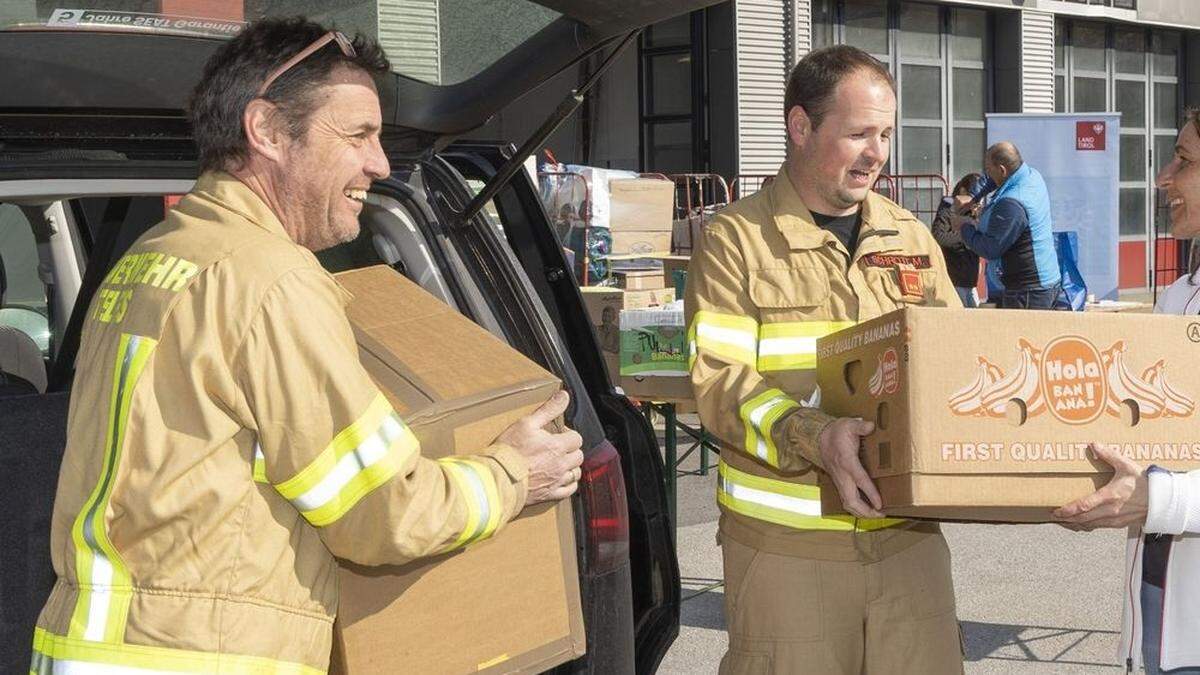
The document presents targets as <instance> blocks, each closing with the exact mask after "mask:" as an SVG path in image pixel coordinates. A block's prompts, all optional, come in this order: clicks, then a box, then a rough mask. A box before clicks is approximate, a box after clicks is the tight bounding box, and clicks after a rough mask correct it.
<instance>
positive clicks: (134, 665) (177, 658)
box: [30, 628, 325, 675]
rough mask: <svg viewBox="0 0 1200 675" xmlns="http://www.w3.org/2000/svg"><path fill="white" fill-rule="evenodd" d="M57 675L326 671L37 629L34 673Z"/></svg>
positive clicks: (314, 674) (311, 674) (301, 674)
mask: <svg viewBox="0 0 1200 675" xmlns="http://www.w3.org/2000/svg"><path fill="white" fill-rule="evenodd" d="M52 672H69V673H89V672H95V673H104V674H105V675H126V674H128V675H135V674H136V675H142V674H144V673H150V672H156V673H163V672H168V673H223V674H226V675H322V674H323V673H324V672H325V671H323V670H320V669H317V668H313V667H311V666H306V665H304V664H301V663H294V662H291V661H280V660H276V659H270V658H266V657H261V656H244V655H240V654H209V653H206V652H199V651H193V650H187V649H171V648H168V647H147V646H144V645H130V644H115V645H114V644H105V643H98V642H87V641H84V640H77V639H74V638H70V637H65V636H62V635H55V634H54V633H51V632H49V631H46V630H44V629H42V628H34V631H33V660H32V663H31V666H30V673H39V674H40V673H52Z"/></svg>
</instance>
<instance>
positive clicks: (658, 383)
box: [619, 375, 696, 412]
mask: <svg viewBox="0 0 1200 675" xmlns="http://www.w3.org/2000/svg"><path fill="white" fill-rule="evenodd" d="M619 383H620V385H621V390H622V391H624V392H625V395H626V396H628V397H630V398H636V399H639V400H642V401H671V402H676V403H678V402H684V403H688V404H689V405H690V404H691V403H692V402H693V401H695V399H696V395H695V394H694V393H692V378H690V377H663V376H660V375H638V376H622V377H621V379H620V380H619ZM685 411H690V408H688V409H685V408H680V409H678V410H677V411H676V412H685Z"/></svg>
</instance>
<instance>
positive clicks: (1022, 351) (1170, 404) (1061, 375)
mask: <svg viewBox="0 0 1200 675" xmlns="http://www.w3.org/2000/svg"><path fill="white" fill-rule="evenodd" d="M1127 351H1128V349H1127V346H1126V344H1125V341H1124V340H1118V341H1117V342H1116V343H1114V344H1113V346H1111V347H1109V348H1108V349H1106V350H1104V351H1100V350H1099V349H1097V348H1096V346H1095V345H1094V344H1092V343H1091V342H1090V341H1088V340H1087V339H1085V338H1082V337H1079V336H1077V335H1065V336H1062V337H1059V338H1056V339H1054V340H1052V341H1051V342H1050V343H1049V344H1047V345H1046V346H1045V348H1044V349H1039V348H1038V347H1037V346H1036V345H1034V344H1033V343H1032V342H1030V341H1029V340H1026V339H1024V338H1022V339H1019V340H1018V341H1017V352H1018V353H1017V363H1016V365H1014V366H1013V367H1012V368H1011V369H1010V370H1009V371H1008V372H1007V373H1006V372H1005V371H1004V370H1003V369H1001V368H1000V367H999V366H997V365H996V364H994V363H992V362H990V361H988V360H987V359H986V358H984V357H982V356H980V357H978V358H977V364H978V365H977V368H976V371H975V379H974V380H973V381H972V382H971V383H970V384H968V385H967V386H965V387H963V388H962V389H960V390H958V391H956V392H954V393H953V394H952V395H951V396H950V399H949V401H948V404H949V407H950V411H951V412H952V413H954V414H955V415H961V416H974V417H1005V416H1006V415H1008V413H1009V410H1010V408H1011V407H1012V406H1020V407H1021V408H1022V411H1021V412H1022V415H1021V418H1025V417H1034V416H1036V415H1039V414H1041V413H1042V412H1045V411H1049V413H1050V414H1051V415H1053V416H1054V417H1055V418H1057V419H1058V420H1059V421H1061V422H1065V423H1066V424H1088V423H1089V422H1093V421H1095V420H1096V419H1097V418H1099V417H1100V416H1101V415H1104V414H1106V413H1107V414H1109V415H1111V416H1113V417H1125V418H1129V417H1130V416H1131V415H1132V419H1133V420H1134V421H1135V423H1136V421H1137V420H1145V419H1157V418H1165V417H1190V416H1191V415H1192V414H1193V413H1194V412H1195V409H1196V402H1195V400H1194V399H1192V398H1190V397H1189V396H1187V395H1185V394H1183V393H1181V392H1179V391H1178V390H1176V389H1175V388H1173V387H1172V386H1171V385H1170V383H1169V382H1168V381H1167V377H1166V365H1165V363H1164V362H1163V360H1161V359H1160V360H1159V361H1158V362H1156V363H1155V364H1154V365H1152V366H1150V367H1149V368H1146V369H1145V370H1143V371H1142V372H1141V374H1140V375H1139V374H1137V373H1135V372H1133V371H1131V370H1130V369H1129V366H1128V365H1127V363H1126V352H1127Z"/></svg>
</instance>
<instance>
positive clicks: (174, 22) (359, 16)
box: [0, 0, 561, 84]
mask: <svg viewBox="0 0 1200 675" xmlns="http://www.w3.org/2000/svg"><path fill="white" fill-rule="evenodd" d="M296 15H303V16H307V17H309V18H311V19H313V20H314V21H318V22H320V23H323V24H325V25H329V26H334V27H337V28H338V29H340V30H342V31H343V32H346V33H353V32H361V33H363V34H365V35H368V36H370V37H372V38H374V39H376V40H378V41H379V43H380V44H381V45H383V48H384V50H385V51H386V52H387V55H388V58H390V59H391V62H392V68H393V70H395V71H396V72H398V73H400V74H402V75H406V76H408V77H412V78H415V79H418V80H422V81H425V82H429V83H432V84H456V83H458V82H462V81H464V80H467V79H470V78H471V77H472V76H474V75H476V74H477V73H479V72H481V71H483V70H484V69H485V68H487V67H488V66H490V65H491V64H493V63H495V62H496V61H497V60H499V59H500V58H501V57H502V56H504V55H505V54H507V53H508V52H510V51H512V50H513V49H514V48H515V47H517V46H518V45H520V44H521V43H522V42H525V41H526V40H528V39H529V38H530V37H531V36H533V35H534V34H535V33H537V32H538V31H540V30H541V29H543V28H545V27H546V26H547V25H549V24H550V23H551V22H552V21H554V20H555V19H557V18H558V17H559V16H561V15H560V14H559V13H558V12H555V11H553V10H550V9H546V8H545V7H542V6H541V5H538V4H535V3H534V2H531V1H530V0H206V1H203V2H197V1H196V0H92V1H83V2H80V1H73V0H61V2H59V1H58V0H36V1H34V0H27V1H23V2H7V1H2V0H0V29H28V28H39V27H50V28H54V29H56V30H111V29H117V30H129V31H137V32H170V33H187V34H193V35H207V36H216V37H229V36H232V35H235V34H237V32H238V31H239V30H241V28H242V27H243V26H244V25H245V22H247V21H253V20H254V19H259V18H262V17H264V16H296Z"/></svg>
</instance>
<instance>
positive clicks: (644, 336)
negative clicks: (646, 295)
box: [620, 309, 688, 379]
mask: <svg viewBox="0 0 1200 675" xmlns="http://www.w3.org/2000/svg"><path fill="white" fill-rule="evenodd" d="M620 320H621V375H638V376H643V377H645V376H651V375H657V376H662V377H678V378H682V379H687V374H688V358H687V350H688V345H687V329H686V327H685V326H684V324H683V310H682V309H675V310H670V309H627V310H625V311H623V312H621V319H620Z"/></svg>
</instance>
